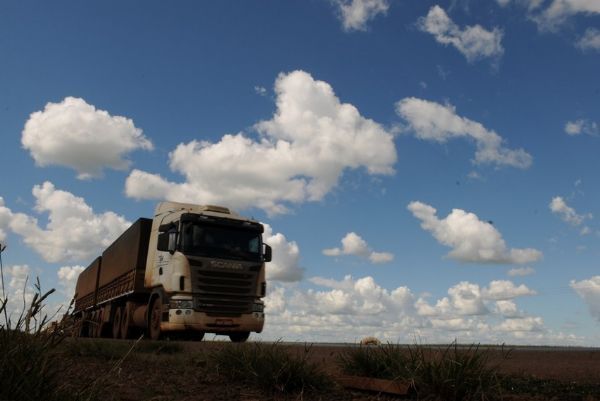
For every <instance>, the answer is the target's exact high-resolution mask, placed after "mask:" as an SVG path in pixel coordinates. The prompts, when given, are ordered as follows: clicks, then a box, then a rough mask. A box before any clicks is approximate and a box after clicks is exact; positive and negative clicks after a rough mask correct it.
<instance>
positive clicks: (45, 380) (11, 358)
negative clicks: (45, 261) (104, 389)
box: [0, 280, 63, 400]
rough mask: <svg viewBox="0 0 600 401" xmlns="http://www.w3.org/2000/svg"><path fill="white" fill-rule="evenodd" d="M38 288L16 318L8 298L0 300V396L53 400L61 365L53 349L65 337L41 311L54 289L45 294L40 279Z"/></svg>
mask: <svg viewBox="0 0 600 401" xmlns="http://www.w3.org/2000/svg"><path fill="white" fill-rule="evenodd" d="M35 288H36V293H35V294H34V296H33V299H32V301H31V302H30V304H29V306H28V307H24V308H23V310H22V311H21V313H20V314H19V315H18V316H16V317H15V318H14V319H13V315H12V314H9V312H8V298H4V299H2V300H0V316H1V319H2V322H1V323H0V399H10V400H39V399H50V398H49V395H52V394H54V393H55V392H56V391H55V390H56V388H57V382H58V379H57V378H58V373H59V366H58V364H56V363H55V359H56V358H55V357H56V353H55V352H54V351H55V349H56V346H57V345H58V344H59V343H60V342H61V341H62V339H63V337H62V335H61V333H60V332H58V331H56V330H48V329H47V327H48V326H49V325H48V320H49V318H48V317H47V316H45V315H43V314H42V311H43V307H44V301H45V300H46V298H47V297H48V296H49V295H50V294H52V293H53V292H54V290H50V291H48V292H46V293H42V291H41V287H40V283H39V280H38V281H37V283H36V284H35ZM24 305H25V301H24Z"/></svg>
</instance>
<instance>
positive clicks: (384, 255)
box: [323, 232, 394, 263]
mask: <svg viewBox="0 0 600 401" xmlns="http://www.w3.org/2000/svg"><path fill="white" fill-rule="evenodd" d="M323 254H324V255H326V256H341V255H354V256H359V257H361V258H366V259H369V260H370V261H371V263H388V262H391V261H392V260H394V255H393V254H392V253H389V252H375V251H373V250H372V249H371V248H370V247H369V245H368V244H367V242H366V241H365V240H364V239H362V238H361V237H360V236H359V235H358V234H356V233H355V232H350V233H348V234H346V236H345V237H344V238H342V247H341V248H329V249H324V250H323Z"/></svg>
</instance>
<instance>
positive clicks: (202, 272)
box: [192, 267, 257, 316]
mask: <svg viewBox="0 0 600 401" xmlns="http://www.w3.org/2000/svg"><path fill="white" fill-rule="evenodd" d="M193 270H194V274H193V277H192V286H193V292H194V300H195V309H196V310H197V311H200V312H206V313H207V314H208V315H210V316H239V315H240V314H242V313H250V312H252V304H253V302H254V299H255V298H256V279H257V273H256V272H254V271H251V270H250V269H248V270H244V271H235V272H232V271H222V270H216V269H210V270H207V269H202V268H201V267H196V268H195V269H193Z"/></svg>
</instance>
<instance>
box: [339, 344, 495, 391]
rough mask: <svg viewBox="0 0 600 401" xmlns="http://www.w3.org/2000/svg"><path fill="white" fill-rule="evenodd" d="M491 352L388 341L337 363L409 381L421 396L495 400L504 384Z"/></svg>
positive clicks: (347, 368)
mask: <svg viewBox="0 0 600 401" xmlns="http://www.w3.org/2000/svg"><path fill="white" fill-rule="evenodd" d="M490 352H491V351H490V350H488V349H486V350H481V349H480V348H479V346H476V345H472V346H470V347H467V348H466V349H465V348H462V347H459V346H458V345H457V344H456V343H453V344H451V345H449V346H447V347H445V348H441V349H440V348H430V347H425V346H423V345H420V344H415V345H413V346H410V347H403V346H400V345H395V344H386V345H380V346H377V347H372V346H370V347H363V346H361V347H359V348H354V349H349V350H348V351H346V352H345V353H342V354H341V355H340V356H339V358H338V363H339V365H340V367H341V368H342V370H343V372H344V373H346V374H350V375H356V376H367V377H374V378H380V379H389V380H399V381H404V382H409V383H411V384H412V386H413V388H414V389H415V391H416V394H417V397H418V398H420V399H427V400H440V401H459V400H464V401H470V400H495V399H499V398H500V397H501V392H502V387H501V382H500V379H499V377H498V374H497V366H491V364H490V363H489V362H490Z"/></svg>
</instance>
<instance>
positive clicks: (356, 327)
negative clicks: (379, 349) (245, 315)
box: [263, 276, 577, 344]
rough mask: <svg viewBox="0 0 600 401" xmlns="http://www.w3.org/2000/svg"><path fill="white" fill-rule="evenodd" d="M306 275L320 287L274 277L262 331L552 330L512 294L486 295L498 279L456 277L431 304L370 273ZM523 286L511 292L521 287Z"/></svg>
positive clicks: (386, 335) (339, 335)
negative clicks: (472, 280)
mask: <svg viewBox="0 0 600 401" xmlns="http://www.w3.org/2000/svg"><path fill="white" fill-rule="evenodd" d="M309 281H310V282H311V283H312V284H314V285H316V286H318V287H320V288H317V289H314V288H310V289H303V288H298V287H291V286H289V285H288V286H281V285H279V286H278V285H275V286H272V287H271V288H270V289H269V293H268V295H267V297H266V299H265V304H266V312H267V313H268V316H269V325H268V327H266V329H265V332H264V333H263V338H267V339H281V338H284V339H286V340H292V341H294V340H295V341H306V340H307V339H310V341H324V342H343V341H350V342H352V341H358V340H360V339H361V338H362V337H365V336H367V335H373V336H376V337H378V338H379V339H381V340H382V341H392V342H412V341H414V339H415V338H420V339H422V340H423V341H428V342H448V341H449V340H450V339H452V338H455V337H456V336H457V334H456V332H460V338H461V341H467V342H468V341H473V342H488V343H501V342H509V341H510V342H511V343H535V344H540V343H547V342H552V340H553V339H554V338H557V337H556V335H554V334H553V333H552V332H550V331H549V330H546V329H545V328H544V326H543V321H542V320H541V318H539V317H535V316H528V315H527V314H525V312H522V311H520V310H519V309H518V308H517V305H516V303H515V301H514V299H508V300H495V299H488V298H486V295H485V293H486V291H490V289H491V288H496V287H497V285H495V284H493V283H490V284H489V285H488V286H487V287H483V288H481V287H480V286H479V285H478V284H474V283H469V282H460V283H458V284H456V285H454V286H452V287H451V288H450V289H448V296H446V297H443V298H442V299H439V300H437V301H435V302H434V303H433V304H431V305H430V304H429V303H428V302H427V301H426V300H425V299H423V298H422V297H419V298H417V297H416V296H415V294H414V293H413V292H412V291H411V290H410V288H408V287H406V286H398V287H396V288H392V289H387V288H384V287H382V286H381V285H380V284H378V283H377V282H376V281H375V279H373V278H372V277H370V276H366V277H362V278H353V277H352V276H345V277H344V278H343V279H341V280H335V279H331V278H324V277H312V278H310V279H309ZM506 287H508V286H506ZM511 288H513V289H514V288H519V287H518V286H515V285H513V286H511ZM521 292H522V291H513V294H512V295H513V296H514V297H518V296H521V295H525V294H522V293H521ZM496 327H497V329H495V328H496ZM528 330H529V331H528ZM498 333H502V334H501V335H498ZM527 334H531V335H532V336H533V337H534V338H530V337H529V336H528V335H527ZM565 338H566V337H565ZM561 341H562V342H563V343H572V342H576V341H577V339H563V340H561Z"/></svg>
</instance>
